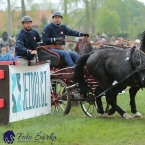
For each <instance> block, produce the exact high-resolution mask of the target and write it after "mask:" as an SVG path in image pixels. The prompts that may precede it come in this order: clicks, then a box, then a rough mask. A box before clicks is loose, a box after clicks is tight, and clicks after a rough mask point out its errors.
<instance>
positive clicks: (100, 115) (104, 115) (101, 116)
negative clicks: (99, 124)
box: [99, 113, 108, 118]
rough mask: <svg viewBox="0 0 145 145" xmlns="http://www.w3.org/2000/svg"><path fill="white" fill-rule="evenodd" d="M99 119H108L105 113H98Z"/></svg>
mask: <svg viewBox="0 0 145 145" xmlns="http://www.w3.org/2000/svg"><path fill="white" fill-rule="evenodd" d="M99 117H100V118H107V117H108V114H106V113H103V114H100V113H99Z"/></svg>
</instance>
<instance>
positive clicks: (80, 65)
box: [74, 53, 90, 92]
mask: <svg viewBox="0 0 145 145" xmlns="http://www.w3.org/2000/svg"><path fill="white" fill-rule="evenodd" d="M89 56H90V53H87V54H84V55H82V56H80V58H79V59H78V61H77V63H76V66H75V70H74V81H75V82H78V83H79V86H80V90H81V92H86V91H88V89H89V88H88V87H87V85H86V83H85V79H84V66H85V64H86V62H87V59H88V58H89Z"/></svg>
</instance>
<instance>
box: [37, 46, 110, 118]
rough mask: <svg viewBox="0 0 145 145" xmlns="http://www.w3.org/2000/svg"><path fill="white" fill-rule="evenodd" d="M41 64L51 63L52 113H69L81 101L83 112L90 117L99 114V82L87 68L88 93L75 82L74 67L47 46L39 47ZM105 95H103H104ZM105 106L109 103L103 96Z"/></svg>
mask: <svg viewBox="0 0 145 145" xmlns="http://www.w3.org/2000/svg"><path fill="white" fill-rule="evenodd" d="M37 53H38V59H39V62H40V64H43V63H46V62H48V63H50V73H51V76H50V77H51V88H50V89H51V110H52V113H59V114H64V115H67V114H68V113H69V111H70V109H71V106H72V105H74V104H76V103H78V102H80V105H81V108H82V110H83V112H84V113H85V114H86V115H87V116H89V117H96V116H97V105H96V101H95V93H94V91H95V88H96V87H97V86H98V83H97V82H96V81H95V80H94V78H93V77H92V76H91V75H90V74H89V72H88V71H87V69H85V70H84V71H85V79H86V83H87V84H88V86H89V87H90V88H91V90H90V91H88V92H87V93H86V92H85V93H81V92H80V88H79V85H78V83H74V81H73V76H74V68H73V67H67V66H66V63H65V61H64V60H63V59H62V58H60V56H59V55H58V54H57V53H55V52H52V51H51V50H50V49H47V46H38V47H37ZM102 96H103V95H102ZM102 101H103V102H104V103H103V104H104V107H105V108H106V109H105V111H107V109H108V107H109V105H108V104H107V103H106V100H105V97H102Z"/></svg>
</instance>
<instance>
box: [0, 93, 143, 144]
mask: <svg viewBox="0 0 145 145" xmlns="http://www.w3.org/2000/svg"><path fill="white" fill-rule="evenodd" d="M144 93H145V92H144V90H143V91H142V90H140V91H139V92H138V94H137V96H136V102H137V108H138V111H139V112H140V113H141V114H142V115H143V116H145V103H144V100H145V98H144ZM118 104H119V105H120V106H121V107H122V108H123V109H124V110H125V111H126V112H127V113H129V114H131V112H130V106H129V96H128V91H126V93H125V94H122V95H119V96H118ZM7 130H13V131H14V133H15V134H17V133H23V135H27V134H29V135H31V136H32V137H33V138H34V137H35V135H36V134H37V133H38V132H40V131H42V133H43V134H47V135H50V134H51V133H54V135H55V136H56V140H54V141H51V140H45V141H44V142H22V143H20V142H18V136H16V137H15V141H14V143H13V145H37V144H38V145H40V144H42V145H144V144H145V118H144V117H142V118H134V120H125V119H124V118H122V117H121V116H120V115H119V114H118V113H115V114H114V115H113V116H111V117H109V118H107V119H103V118H102V119H101V118H89V117H87V116H85V115H84V113H83V111H82V110H81V106H77V107H72V109H71V111H70V113H69V115H67V116H63V115H58V114H56V115H52V114H49V115H43V116H41V117H36V118H32V119H27V120H23V121H19V122H14V123H10V125H9V126H3V127H0V145H5V143H4V142H3V139H2V137H3V133H4V132H6V131H7Z"/></svg>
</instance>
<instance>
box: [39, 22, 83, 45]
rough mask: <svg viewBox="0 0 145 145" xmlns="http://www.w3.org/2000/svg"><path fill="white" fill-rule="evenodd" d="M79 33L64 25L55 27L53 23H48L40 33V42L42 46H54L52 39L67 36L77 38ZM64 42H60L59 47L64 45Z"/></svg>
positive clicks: (54, 42)
mask: <svg viewBox="0 0 145 145" xmlns="http://www.w3.org/2000/svg"><path fill="white" fill-rule="evenodd" d="M80 33H81V32H78V31H74V30H71V29H70V28H68V27H67V26H66V25H58V26H57V25H56V24H55V23H53V22H52V23H50V24H48V25H46V26H45V28H44V29H43V32H42V41H43V43H44V44H46V45H47V44H56V41H55V39H54V38H57V37H63V38H64V37H65V35H68V36H76V37H79V36H80ZM64 44H65V42H63V41H61V45H64Z"/></svg>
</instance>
